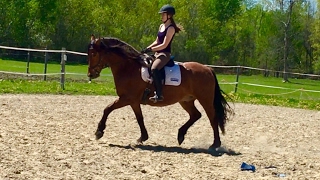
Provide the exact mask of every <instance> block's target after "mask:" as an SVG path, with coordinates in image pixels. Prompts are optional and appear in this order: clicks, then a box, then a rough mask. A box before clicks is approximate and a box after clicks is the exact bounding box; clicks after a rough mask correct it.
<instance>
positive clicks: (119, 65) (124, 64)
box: [109, 55, 139, 77]
mask: <svg viewBox="0 0 320 180" xmlns="http://www.w3.org/2000/svg"><path fill="white" fill-rule="evenodd" d="M111 59H113V61H112V62H110V63H109V66H110V68H111V71H112V74H113V76H114V77H116V76H125V74H127V75H129V74H130V73H131V71H132V69H138V68H139V64H138V63H136V62H134V61H133V60H131V59H125V58H123V57H121V56H119V55H114V57H112V58H111Z"/></svg>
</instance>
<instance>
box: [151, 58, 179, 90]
mask: <svg viewBox="0 0 320 180" xmlns="http://www.w3.org/2000/svg"><path fill="white" fill-rule="evenodd" d="M150 57H151V58H152V61H151V62H150V63H149V67H148V72H149V74H151V66H152V64H153V62H154V60H155V56H154V55H151V56H150ZM174 65H175V64H174V56H170V60H169V61H168V62H167V64H166V65H164V67H163V68H161V69H160V70H159V71H160V76H161V80H162V84H163V83H164V82H163V81H164V80H165V78H166V73H165V67H173V66H174Z"/></svg>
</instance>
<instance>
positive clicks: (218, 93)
mask: <svg viewBox="0 0 320 180" xmlns="http://www.w3.org/2000/svg"><path fill="white" fill-rule="evenodd" d="M212 73H213V76H214V78H215V90H214V101H213V105H214V109H215V120H217V121H218V124H219V127H220V129H221V132H222V134H225V129H224V127H225V124H226V122H227V120H228V119H229V117H228V114H234V112H233V109H232V108H231V107H230V106H229V104H228V102H227V101H226V99H225V97H224V96H223V95H225V96H228V95H227V94H226V93H225V92H223V91H222V90H221V89H220V86H219V83H218V79H217V76H216V74H215V72H214V71H213V69H212Z"/></svg>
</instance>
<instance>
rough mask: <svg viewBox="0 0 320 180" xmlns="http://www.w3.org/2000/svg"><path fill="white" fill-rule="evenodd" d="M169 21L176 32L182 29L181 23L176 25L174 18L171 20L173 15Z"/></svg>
mask: <svg viewBox="0 0 320 180" xmlns="http://www.w3.org/2000/svg"><path fill="white" fill-rule="evenodd" d="M171 23H172V25H173V27H174V29H175V31H176V33H179V32H180V31H183V27H182V26H181V25H179V24H178V25H177V24H176V23H175V22H174V20H173V17H171Z"/></svg>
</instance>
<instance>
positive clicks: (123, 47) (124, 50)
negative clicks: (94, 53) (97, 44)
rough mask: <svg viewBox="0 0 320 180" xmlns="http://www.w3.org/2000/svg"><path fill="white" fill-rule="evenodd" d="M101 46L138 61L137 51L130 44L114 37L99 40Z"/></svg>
mask: <svg viewBox="0 0 320 180" xmlns="http://www.w3.org/2000/svg"><path fill="white" fill-rule="evenodd" d="M101 42H102V44H104V45H105V46H106V47H107V48H109V50H111V51H116V52H118V53H120V54H121V55H122V56H124V57H127V58H130V59H135V60H139V59H140V55H141V53H140V52H139V51H137V50H136V49H135V48H134V47H132V46H131V45H130V44H128V43H126V42H124V41H122V40H120V39H118V38H114V37H104V38H102V39H101Z"/></svg>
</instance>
